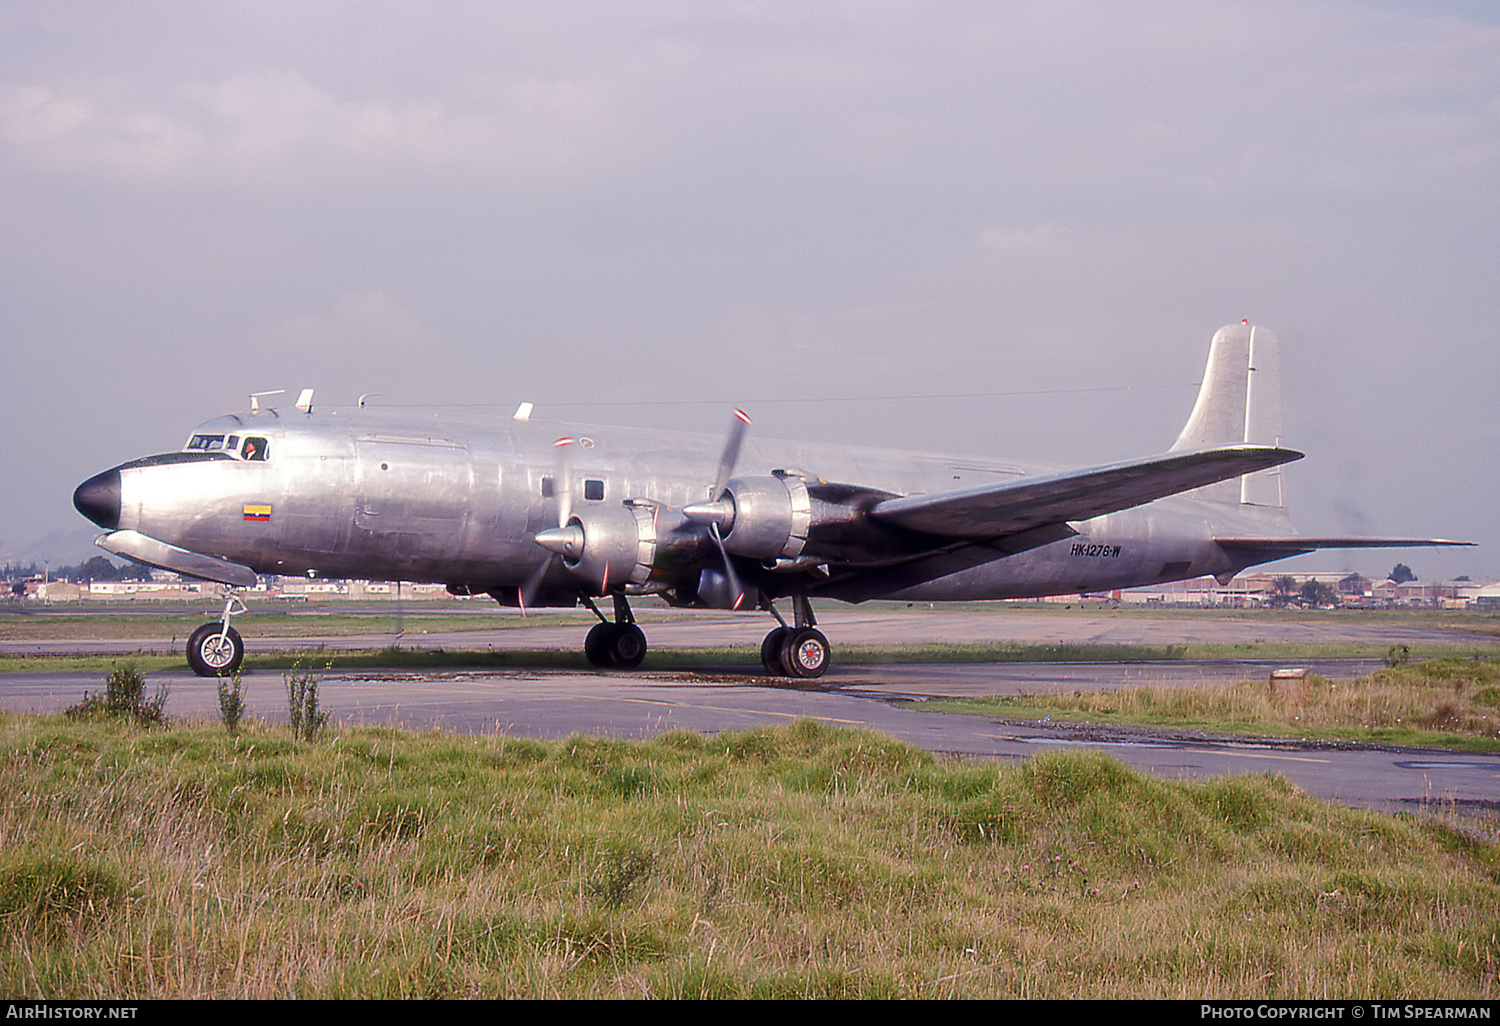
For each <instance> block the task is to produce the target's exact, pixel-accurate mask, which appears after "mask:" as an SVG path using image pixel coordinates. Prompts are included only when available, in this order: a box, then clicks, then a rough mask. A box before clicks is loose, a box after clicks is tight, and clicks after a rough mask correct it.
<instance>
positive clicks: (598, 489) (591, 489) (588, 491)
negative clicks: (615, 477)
mask: <svg viewBox="0 0 1500 1026" xmlns="http://www.w3.org/2000/svg"><path fill="white" fill-rule="evenodd" d="M583 497H584V498H585V499H590V500H592V501H594V502H598V501H599V500H600V499H602V498H604V482H603V481H595V480H592V479H589V480H585V481H584V482H583Z"/></svg>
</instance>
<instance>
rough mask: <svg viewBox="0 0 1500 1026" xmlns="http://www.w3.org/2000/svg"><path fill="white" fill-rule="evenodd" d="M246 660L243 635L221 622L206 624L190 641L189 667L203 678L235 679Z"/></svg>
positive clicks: (188, 645)
mask: <svg viewBox="0 0 1500 1026" xmlns="http://www.w3.org/2000/svg"><path fill="white" fill-rule="evenodd" d="M244 658H245V643H244V642H243V641H241V640H240V632H239V631H237V630H235V629H234V628H233V627H225V626H224V625H223V624H221V623H219V622H218V621H214V622H213V623H206V624H204V625H203V626H202V627H199V628H198V629H197V630H195V631H194V632H193V634H192V636H191V637H190V638H188V643H187V659H188V665H189V666H191V667H192V668H193V672H194V673H196V674H197V675H198V676H200V677H232V676H234V671H236V670H238V669H239V668H240V663H241V662H242V661H244Z"/></svg>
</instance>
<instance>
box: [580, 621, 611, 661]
mask: <svg viewBox="0 0 1500 1026" xmlns="http://www.w3.org/2000/svg"><path fill="white" fill-rule="evenodd" d="M614 642H615V625H614V624H612V623H605V622H603V621H602V620H601V621H600V622H599V623H596V624H594V626H593V627H592V628H590V629H589V633H588V636H587V637H585V638H584V639H583V654H584V657H585V658H586V659H588V661H589V665H591V666H613V665H615V660H614V656H613V655H611V654H610V653H611V649H612V648H613V647H614Z"/></svg>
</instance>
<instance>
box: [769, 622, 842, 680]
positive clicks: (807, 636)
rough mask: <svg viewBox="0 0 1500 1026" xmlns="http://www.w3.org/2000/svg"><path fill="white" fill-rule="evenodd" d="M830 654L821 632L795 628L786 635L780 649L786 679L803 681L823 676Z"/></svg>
mask: <svg viewBox="0 0 1500 1026" xmlns="http://www.w3.org/2000/svg"><path fill="white" fill-rule="evenodd" d="M831 656H832V653H831V652H830V651H829V649H828V639H827V638H825V637H824V636H823V632H822V631H818V630H814V629H813V628H811V627H797V628H795V629H793V630H791V631H789V632H788V633H787V636H786V642H785V644H784V645H783V646H782V649H781V666H782V669H784V670H785V671H786V675H787V676H788V677H800V678H802V679H804V680H808V679H811V678H813V677H821V676H823V671H824V670H826V669H828V663H829V660H830V658H831Z"/></svg>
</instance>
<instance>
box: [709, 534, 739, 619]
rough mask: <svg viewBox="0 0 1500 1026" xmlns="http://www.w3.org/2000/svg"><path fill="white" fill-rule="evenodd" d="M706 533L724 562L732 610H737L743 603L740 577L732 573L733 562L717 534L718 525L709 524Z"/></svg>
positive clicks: (721, 537)
mask: <svg viewBox="0 0 1500 1026" xmlns="http://www.w3.org/2000/svg"><path fill="white" fill-rule="evenodd" d="M708 533H709V535H710V536H711V537H712V538H713V540H714V544H715V545H717V546H718V547H719V555H720V557H722V558H723V560H724V576H726V577H728V578H729V586H730V587H731V588H733V589H734V606H733V608H734V609H735V610H738V609H739V608H740V606H741V605H743V604H744V602H745V586H744V585H743V584H741V583H740V575H739V574H737V573H735V572H734V560H732V559H730V558H729V552H728V550H727V549H725V548H724V537H723V535H721V534H719V525H718V524H709V525H708Z"/></svg>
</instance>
